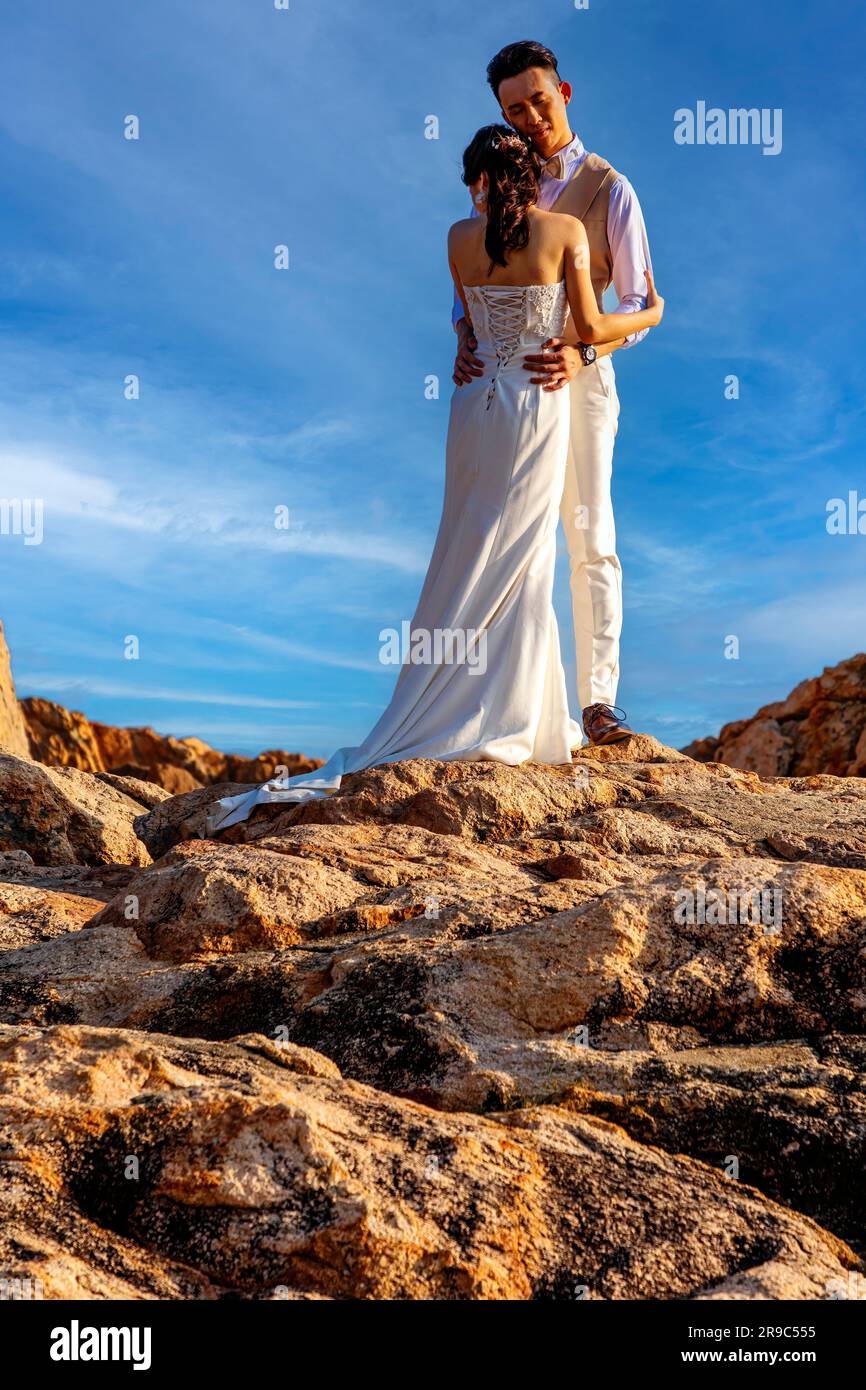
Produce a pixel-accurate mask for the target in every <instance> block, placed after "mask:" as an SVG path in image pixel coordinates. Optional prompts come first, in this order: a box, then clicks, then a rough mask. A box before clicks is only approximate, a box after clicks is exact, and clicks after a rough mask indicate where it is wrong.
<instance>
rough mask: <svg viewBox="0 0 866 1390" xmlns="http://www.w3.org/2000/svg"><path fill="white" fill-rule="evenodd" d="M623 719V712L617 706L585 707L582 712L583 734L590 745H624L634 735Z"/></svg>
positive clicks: (624, 716) (624, 715)
mask: <svg viewBox="0 0 866 1390" xmlns="http://www.w3.org/2000/svg"><path fill="white" fill-rule="evenodd" d="M625 718H626V714H625V710H624V709H620V708H619V706H618V705H587V707H586V709H585V710H584V711H583V732H584V733H585V734H586V736H587V738H588V739H589V741H590V743H596V744H601V743H624V742H625V740H626V739H627V738H631V737H632V736H633V734H634V729H630V728H629V726H628V724H626V722H625Z"/></svg>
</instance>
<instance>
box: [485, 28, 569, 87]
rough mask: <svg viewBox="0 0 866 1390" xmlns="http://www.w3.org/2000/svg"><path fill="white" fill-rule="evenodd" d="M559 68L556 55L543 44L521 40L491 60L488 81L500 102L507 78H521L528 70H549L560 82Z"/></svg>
mask: <svg viewBox="0 0 866 1390" xmlns="http://www.w3.org/2000/svg"><path fill="white" fill-rule="evenodd" d="M558 67H559V64H558V62H557V60H556V54H555V53H551V51H550V49H549V48H545V47H544V44H543V43H535V42H534V40H533V39H521V41H520V43H509V44H506V46H505V47H504V48H501V49H500V50H499V52H498V53H497V55H496V57H495V58H491V59H490V62H489V63H488V64H487V81H488V82H489V83H490V86H491V88H492V90H493V95H494V96H495V97H496V100H497V101H498V100H499V86H500V83H502V82H504V81H505V79H506V77H519V76H520V74H521V73H522V72H526V70H527V68H549V69H550V71H551V72H552V73H553V75H554V77H555V78H556V80H557V82H558V81H559V80H560V78H559V72H558V70H557V69H558Z"/></svg>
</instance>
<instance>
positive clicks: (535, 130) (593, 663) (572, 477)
mask: <svg viewBox="0 0 866 1390" xmlns="http://www.w3.org/2000/svg"><path fill="white" fill-rule="evenodd" d="M487 80H488V82H489V84H490V86H491V88H492V90H493V94H494V96H495V97H496V99H497V101H498V102H499V105H500V107H501V110H502V116H503V118H504V120H505V121H506V122H507V123H508V124H509V125H510V126H512V127H513V128H514V129H515V130H518V131H520V133H521V134H523V135H526V136H527V137H528V138H529V139H530V140H531V141H532V143H533V146H534V147H535V149H536V150H537V152H538V154H539V156H540V158H541V159H542V160H543V161H544V170H543V173H542V178H541V186H540V191H539V198H538V206H539V207H541V208H545V209H548V210H549V209H555V210H556V211H557V212H564V213H571V214H573V215H574V216H575V217H579V218H580V219H581V221H582V222H583V224H584V226H585V227H586V232H587V237H588V239H589V250H590V274H591V276H592V283H593V288H594V289H595V292H596V298H597V299H598V303H599V308H600V307H601V298H602V295H603V293H604V291H605V290H606V289H607V287H608V285H610V284H611V283H612V284H613V286H614V288H615V291H616V294H617V297H618V299H619V303H618V305H617V309H618V312H620V313H629V312H634V311H635V310H636V309H642V308H645V306H646V298H645V289H646V280H645V276H644V272H645V271H646V270H650V271H652V263H651V261H650V255H649V246H648V243H647V235H646V227H645V226H644V220H643V214H642V213H641V210H640V204H639V203H638V200H637V197H636V195H635V192H634V189H633V188H632V186H631V184H630V183H629V181H628V179H626V178H623V176H622V175H621V174H618V173H617V172H616V170H615V169H613V168H611V166H610V165H609V164H608V163H607V161H606V160H604V159H601V158H600V157H599V156H598V155H595V154H588V153H587V152H586V150H585V149H584V147H583V145H582V143H581V141H580V139H579V138H578V136H576V135H574V134H573V132H572V130H571V127H570V124H569V120H568V110H567V108H568V105H569V102H570V101H571V96H572V89H571V86H570V84H569V83H568V82H562V81H560V77H559V72H558V64H557V60H556V57H555V55H554V54H553V53H551V51H550V49H549V48H545V47H544V45H543V44H540V43H534V42H531V41H529V40H525V41H523V42H521V43H513V44H509V45H508V46H507V47H506V48H503V49H502V51H501V52H500V53H497V54H496V57H495V58H493V59H492V61H491V62H490V64H489V65H488V68H487ZM453 322H454V327H455V329H456V331H457V336H458V348H457V357H456V360H455V363H454V381H455V382H456V383H457V385H458V386H461V385H463V384H464V383H465V382H467V381H470V380H471V378H472V377H473V376H481V375H482V366H481V363H480V362H479V360H478V358H477V357H475V355H474V352H475V348H476V347H477V342H476V340H475V339H474V337H473V336H472V332H471V329H470V326H469V324H468V323H467V321H466V319H465V317H464V311H463V305H462V304H461V302H460V300H459V298H458V297H457V296H455V304H454V312H453ZM644 336H645V333H637V334H633V335H632V337H630V338H625V339H622V340H621V341H620V342H618V343H608V344H606V345H604V346H601V347H598V348H594V347H591V346H588V345H587V344H584V343H580V342H579V341H578V338H577V334H576V333H575V331H574V328H573V325H572V323H571V320H570V319H569V324H568V327H567V328H566V333H565V337H564V338H561V339H560V338H556V339H551V341H550V342H549V343H547V344H545V346H544V349H543V352H542V355H541V356H537V355H536V356H527V357H526V358H525V361H524V366H525V367H526V370H527V371H530V372H532V373H533V375H532V376H531V378H530V380H531V381H533V382H535V383H537V384H539V385H542V386H543V388H544V389H545V390H547V391H558V390H561V389H562V388H563V387H567V388H568V391H569V395H570V398H571V436H570V443H569V455H568V463H567V467H566V480H565V487H564V490H563V495H562V507H561V517H562V523H563V526H564V528H565V535H566V539H567V541H568V553H569V563H570V570H571V601H572V614H573V618H574V636H575V644H576V649H577V683H578V696H579V699H580V705H581V709H582V711H583V728H584V732H585V733H586V735H587V737H588V738H589V740H590V742H592V743H614V742H620V741H621V740H623V739H626V738H629V737H630V736H631V734H632V730H631V729H630V728H629V727H628V725H627V724H626V722H625V714H624V713H623V712H622V711H617V708H616V704H615V701H616V690H617V684H618V682H619V639H620V633H621V631H622V569H621V566H620V562H619V559H618V558H617V554H616V531H615V527H614V519H613V505H612V502H611V493H610V483H611V472H612V468H613V444H614V438H615V436H616V430H617V419H618V416H619V399H618V397H617V393H616V379H615V376H614V371H613V363H612V361H611V356H610V355H611V353H612V352H613V351H615V350H616V349H617V348H620V349H623V348H629V347H631V346H632V345H633V343H635V342H638V341H639V340H640V339H641V338H642V337H644Z"/></svg>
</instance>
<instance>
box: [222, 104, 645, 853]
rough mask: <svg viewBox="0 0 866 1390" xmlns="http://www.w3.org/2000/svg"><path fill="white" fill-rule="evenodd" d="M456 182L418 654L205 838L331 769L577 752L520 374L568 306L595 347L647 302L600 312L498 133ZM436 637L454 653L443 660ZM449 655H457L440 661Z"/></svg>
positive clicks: (542, 443)
mask: <svg viewBox="0 0 866 1390" xmlns="http://www.w3.org/2000/svg"><path fill="white" fill-rule="evenodd" d="M463 181H464V183H466V184H467V185H468V186H469V188H470V191H471V193H472V197H473V200H474V203H475V207H476V209H477V212H478V216H476V217H471V218H467V219H466V220H464V221H462V222H457V223H455V225H454V226H453V227H452V228H451V230H450V232H449V234H448V256H449V262H450V265H451V272H452V275H453V277H454V282H455V285H456V286H457V290H458V293H459V294H460V296H461V298H462V300H463V305H464V308H465V310H466V317H467V319H468V320H469V322H470V323H471V325H472V331H473V333H474V335H475V337H476V339H477V341H478V348H477V352H476V356H477V357H478V358H479V359H480V360H481V362H482V364H483V366H484V373H483V375H482V376H480V377H476V378H474V379H473V380H472V381H471V382H469V383H467V384H466V385H463V386H460V387H459V388H458V389H456V390H455V392H454V395H453V397H452V401H451V416H450V422H449V427H448V444H447V452H446V464H445V499H444V503H443V508H442V517H441V520H440V523H439V532H438V535H437V537H436V544H435V546H434V550H433V556H432V558H431V561H430V567H429V569H428V571H427V577H426V579H425V581H424V585H423V588H422V590H421V597H420V598H419V600H418V606H417V608H416V610H415V615H414V617H413V619H412V623H411V625H410V627H411V632H412V635H413V648H414V645H415V644H414V637H415V635H416V634H417V635H419V636H420V637H421V638H424V635H425V634H426V640H422V641H421V642H420V643H419V649H421V650H424V651H427V652H428V653H435V655H434V656H433V659H432V660H431V659H430V656H429V654H428V656H427V657H426V659H424V660H422V661H418V662H416V661H412V660H409V661H408V663H407V664H404V665H403V666H402V669H401V671H400V675H399V677H398V680H397V683H396V686H395V687H394V693H393V695H392V697H391V701H390V703H389V705H388V707H387V709H386V710H385V712H384V714H383V715H382V716H381V718H380V719H379V721H378V723H377V724H376V726H375V728H373V730H372V731H371V732H370V733H369V734H368V736H367V738H366V739H365V740H364V742H363V743H362V744H360V745H359V746H358V747H357V748H341V749H339V750H338V751H337V752H336V753H334V754H333V756H332V757H331V758H330V759H329V760H328V762H327V763H325V765H324V767H321V768H319V769H318V770H317V771H315V772H308V773H304V774H302V775H301V776H298V777H289V778H285V779H276V780H275V781H272V782H266V783H264V784H263V785H262V786H259V787H256V788H254V789H252V790H251V791H250V792H245V793H243V794H241V795H240V796H234V797H227V798H225V799H223V800H222V801H218V802H216V803H214V806H213V808H212V811H211V814H210V817H209V819H208V831H209V832H210V833H213V832H215V831H218V830H222V829H225V828H226V827H227V826H230V825H235V824H236V823H237V822H239V821H243V820H246V818H247V817H248V816H249V815H250V813H251V812H252V811H253V810H254V808H255V807H256V806H258V805H261V804H263V803H265V802H274V801H276V802H281V801H285V802H293V801H303V800H306V799H307V798H308V797H312V796H327V795H329V794H330V793H332V792H334V791H336V790H337V789H338V788H339V786H340V780H341V778H342V777H343V775H344V774H345V773H348V772H358V771H360V769H361V768H365V767H373V766H375V765H376V764H378V763H389V762H398V761H401V760H403V759H404V758H439V759H443V760H451V759H476V758H477V759H482V758H486V759H494V760H496V761H499V762H504V763H510V764H512V765H516V764H519V763H523V762H526V761H527V760H532V761H535V762H545V763H568V762H570V760H571V753H572V750H573V749H575V748H578V747H580V745H581V743H582V741H583V735H582V732H581V729H580V726H579V725H578V724H577V723H575V722H574V720H572V719H571V717H570V716H569V712H568V700H567V697H566V685H565V674H564V672H563V669H562V661H561V657H560V650H559V633H558V630H557V625H556V617H555V614H554V611H553V604H552V597H553V574H554V564H555V559H556V527H557V521H558V517H559V503H560V498H561V497H562V488H563V479H564V470H565V461H566V452H567V447H568V430H569V407H568V393H567V392H565V391H543V390H542V389H541V387H539V386H535V385H532V384H531V382H530V381H529V378H528V375H527V373H526V372H525V371H524V370H523V367H522V360H523V357H524V355H525V354H526V353H527V351H530V352H531V351H532V350H536V351H537V350H538V349H539V348H540V347H541V345H542V344H543V343H544V342H545V341H546V340H547V339H548V338H556V337H561V336H562V334H563V331H564V329H565V324H566V319H567V317H568V312H569V309H570V310H571V314H572V317H573V319H574V324H575V327H576V329H577V332H578V334H579V336H580V338H581V339H582V340H583V341H584V342H586V343H595V344H597V343H606V342H613V341H615V340H616V339H617V338H622V337H625V336H627V335H628V334H629V333H636V332H639V331H640V330H641V329H643V328H649V327H653V326H654V325H655V324H657V323H659V322H660V320H661V316H662V311H663V300H662V299H661V298H660V297H659V296H658V295H657V294H656V292H655V290H654V287H653V284H652V279H651V277H650V276H649V275H647V289H648V293H647V308H646V309H645V310H643V311H641V312H639V313H634V314H604V313H601V312H600V311H599V308H598V305H597V303H596V299H595V294H594V292H593V289H592V283H591V280H590V275H589V269H588V266H589V252H588V243H587V238H586V232H585V231H584V228H583V225H582V224H581V223H580V222H578V221H577V219H576V218H574V217H570V216H566V215H563V214H559V213H553V212H543V211H542V210H541V209H539V208H538V207H536V199H537V196H538V162H537V157H536V156H535V154H534V153H533V151H532V147H531V145H530V144H529V142H528V141H526V140H525V139H524V138H523V137H522V136H520V135H517V134H516V133H515V132H514V131H512V130H510V129H509V128H508V127H507V126H499V125H493V126H485V127H484V128H483V129H482V130H480V131H479V132H478V134H477V135H476V136H475V138H474V139H473V141H472V143H471V144H470V145H469V146H468V148H467V149H466V152H465V154H464V156H463ZM442 633H444V634H450V635H451V638H454V637H455V635H456V637H457V638H458V639H461V638H462V640H456V641H454V640H448V639H447V638H446V641H445V644H444V646H443V644H442V642H441V641H440V642H439V643H437V642H436V641H435V635H436V634H442ZM455 646H456V647H457V648H459V651H460V652H462V654H463V655H462V659H458V660H454V659H453V656H454V648H455ZM446 648H447V650H446ZM443 653H444V655H443ZM404 660H405V658H404Z"/></svg>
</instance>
